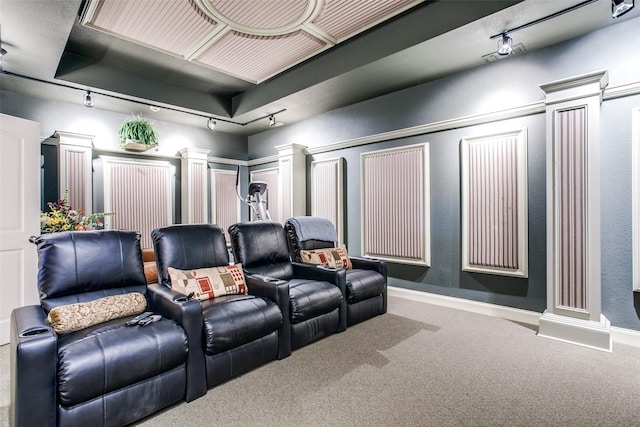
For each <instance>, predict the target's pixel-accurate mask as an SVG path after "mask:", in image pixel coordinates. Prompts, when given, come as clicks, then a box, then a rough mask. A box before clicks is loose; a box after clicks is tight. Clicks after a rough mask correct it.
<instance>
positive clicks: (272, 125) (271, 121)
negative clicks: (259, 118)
mask: <svg viewBox="0 0 640 427" xmlns="http://www.w3.org/2000/svg"><path fill="white" fill-rule="evenodd" d="M275 125H276V118H275V117H274V116H273V114H272V115H270V116H269V126H271V127H274V126H275Z"/></svg>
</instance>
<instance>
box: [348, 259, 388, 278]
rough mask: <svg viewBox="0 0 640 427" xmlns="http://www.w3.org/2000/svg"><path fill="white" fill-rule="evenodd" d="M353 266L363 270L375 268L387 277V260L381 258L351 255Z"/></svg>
mask: <svg viewBox="0 0 640 427" xmlns="http://www.w3.org/2000/svg"><path fill="white" fill-rule="evenodd" d="M349 259H350V260H351V265H352V266H353V268H359V269H362V270H375V271H377V272H378V273H380V274H382V275H383V276H384V278H385V280H386V279H387V262H386V261H384V260H381V259H375V258H366V257H360V256H349Z"/></svg>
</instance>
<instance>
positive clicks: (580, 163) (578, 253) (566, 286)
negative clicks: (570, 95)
mask: <svg viewBox="0 0 640 427" xmlns="http://www.w3.org/2000/svg"><path fill="white" fill-rule="evenodd" d="M586 114H587V112H586V108H585V107H580V108H575V109H570V110H565V111H559V112H558V114H557V121H556V127H557V135H558V137H557V146H556V149H555V150H556V156H557V161H556V171H555V174H556V176H555V179H556V181H557V183H558V192H557V200H556V203H557V206H558V211H559V212H558V215H559V216H558V224H557V227H558V229H557V236H558V239H559V241H558V276H559V277H558V279H559V281H560V289H559V291H560V292H559V293H560V295H559V297H560V299H559V303H560V305H562V306H565V307H572V308H577V309H584V308H586V283H585V268H586V253H585V243H586V239H585V237H586V236H585V227H586V217H585V215H586V206H585V203H586V187H585V181H586V173H585V172H586V171H585V164H586V163H585V162H586Z"/></svg>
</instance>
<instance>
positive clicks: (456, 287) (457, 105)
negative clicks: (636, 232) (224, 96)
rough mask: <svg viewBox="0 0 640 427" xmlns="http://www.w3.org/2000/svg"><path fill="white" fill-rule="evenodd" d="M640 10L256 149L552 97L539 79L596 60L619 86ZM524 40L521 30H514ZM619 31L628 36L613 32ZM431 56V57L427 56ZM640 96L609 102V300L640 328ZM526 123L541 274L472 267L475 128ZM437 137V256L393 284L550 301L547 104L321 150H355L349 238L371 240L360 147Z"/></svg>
mask: <svg viewBox="0 0 640 427" xmlns="http://www.w3.org/2000/svg"><path fill="white" fill-rule="evenodd" d="M638 26H640V19H639V18H636V19H634V20H629V21H626V22H622V23H619V24H616V25H613V26H610V27H608V28H605V29H602V30H599V31H596V32H593V33H591V34H588V35H586V36H584V37H581V38H578V39H575V40H572V41H569V42H565V43H561V44H558V45H555V46H551V47H549V48H546V49H542V50H539V51H535V52H531V53H527V54H523V55H520V56H516V57H512V58H507V59H505V60H502V61H498V62H496V63H493V64H490V65H486V66H483V67H479V68H476V69H473V70H470V71H466V72H462V73H459V74H455V75H451V76H448V77H446V78H442V79H439V80H437V81H433V82H429V83H425V84H422V85H419V86H415V87H413V88H409V89H406V90H402V91H398V92H395V93H391V94H388V95H385V96H381V97H378V98H376V99H372V100H369V101H365V102H362V103H359V104H355V105H352V106H349V107H345V108H342V109H339V110H335V111H332V112H330V113H327V114H323V115H320V116H317V117H314V118H312V119H309V120H306V121H304V122H300V123H297V124H293V125H290V126H286V127H282V128H277V129H273V130H270V131H267V132H264V133H261V134H257V135H254V136H251V137H249V158H250V159H255V158H260V157H266V156H271V155H273V154H275V149H274V147H275V146H276V145H280V144H284V143H297V144H302V145H306V146H308V147H310V148H317V147H321V146H323V145H329V144H335V143H339V142H343V141H347V140H350V139H353V138H358V137H363V136H368V135H374V134H377V133H382V132H387V131H391V130H396V129H402V128H406V127H412V126H418V125H423V124H428V123H433V122H437V121H441V120H448V119H455V118H460V117H465V116H469V115H475V114H482V113H489V112H494V111H499V110H503V109H508V108H512V107H518V106H523V105H526V104H529V103H533V102H539V101H542V100H543V99H544V94H543V92H542V90H540V88H539V85H540V84H542V83H547V82H551V81H555V80H559V79H564V78H568V77H572V76H576V75H579V74H583V73H588V72H592V71H596V70H602V69H607V70H609V80H610V84H609V87H615V86H619V85H623V84H628V83H636V82H639V81H640V73H639V72H638V70H639V68H638V55H637V52H638V51H637V49H638V48H637V46H640V32H638V31H637V28H638ZM513 36H514V42H516V43H517V33H515V34H514V35H513ZM612 40H616V43H611V41H612ZM425 60H427V59H425ZM637 106H640V96H639V95H634V96H627V97H624V98H618V99H612V100H607V101H605V102H604V103H603V104H602V109H601V114H602V115H601V143H602V153H601V156H602V159H601V174H602V178H601V179H602V181H601V185H602V217H601V222H602V308H603V313H604V314H605V316H607V318H609V320H610V321H611V323H612V324H613V325H615V326H619V327H624V328H629V329H636V330H640V320H639V319H638V315H637V314H636V312H635V310H634V307H633V296H632V281H631V277H632V261H631V198H630V196H629V195H630V194H631V109H632V108H633V107H637ZM496 125H497V126H498V127H499V128H500V129H514V128H517V127H521V126H526V127H527V130H528V174H529V177H528V178H529V182H528V186H529V193H528V203H529V277H528V279H519V278H508V277H499V276H492V275H486V274H478V273H467V272H462V271H461V270H460V265H461V255H460V252H461V244H460V239H461V228H460V182H459V176H460V158H459V142H460V139H461V138H463V137H465V136H473V135H482V134H486V133H490V132H491V130H495V128H496ZM417 142H429V143H430V151H431V165H430V166H431V248H432V263H431V267H429V268H422V267H415V266H406V265H401V264H390V266H389V273H390V280H389V281H390V284H392V285H394V286H399V287H403V288H408V289H415V290H420V291H426V292H433V293H438V294H443V295H451V296H456V297H461V298H467V299H471V300H476V301H484V302H490V303H496V304H501V305H506V306H511V307H517V308H523V309H528V310H534V311H538V312H542V311H543V310H544V309H545V308H546V212H545V209H546V205H545V203H546V201H545V198H546V188H545V185H546V184H545V180H546V177H545V143H546V135H545V115H544V114H535V115H531V116H527V117H521V118H516V119H510V120H505V121H502V122H498V123H493V124H486V125H479V126H473V127H465V128H460V129H453V130H448V131H442V132H435V133H430V134H424V135H419V136H413V137H410V138H402V139H398V140H393V141H386V142H380V143H375V144H370V145H366V146H359V147H354V148H349V149H341V150H335V151H330V152H323V153H322V154H316V155H313V156H309V159H308V162H310V161H311V160H317V159H325V158H334V157H337V156H340V157H344V158H345V160H346V165H347V172H346V187H347V207H346V209H345V211H346V212H347V213H346V216H347V218H346V219H347V244H348V246H349V250H350V252H351V253H359V251H360V195H359V185H360V154H361V153H363V152H366V151H373V150H378V149H381V148H387V147H394V146H402V145H408V144H413V143H417Z"/></svg>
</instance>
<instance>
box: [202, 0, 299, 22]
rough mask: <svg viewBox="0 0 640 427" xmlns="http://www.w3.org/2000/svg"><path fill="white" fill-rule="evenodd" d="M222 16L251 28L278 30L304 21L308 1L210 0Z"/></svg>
mask: <svg viewBox="0 0 640 427" xmlns="http://www.w3.org/2000/svg"><path fill="white" fill-rule="evenodd" d="M210 1H211V4H212V6H213V7H214V8H215V9H216V10H217V11H218V12H219V13H220V14H222V15H223V16H225V17H226V18H227V19H229V20H230V21H233V22H234V23H236V24H238V25H243V26H245V27H251V28H279V27H285V26H289V25H292V24H293V23H295V22H296V21H300V20H304V19H305V18H306V17H305V15H304V12H305V10H306V9H307V7H308V6H309V3H310V2H309V1H308V0H288V1H283V0H243V1H238V0H210Z"/></svg>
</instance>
